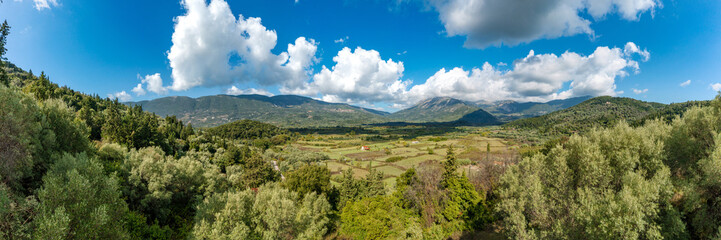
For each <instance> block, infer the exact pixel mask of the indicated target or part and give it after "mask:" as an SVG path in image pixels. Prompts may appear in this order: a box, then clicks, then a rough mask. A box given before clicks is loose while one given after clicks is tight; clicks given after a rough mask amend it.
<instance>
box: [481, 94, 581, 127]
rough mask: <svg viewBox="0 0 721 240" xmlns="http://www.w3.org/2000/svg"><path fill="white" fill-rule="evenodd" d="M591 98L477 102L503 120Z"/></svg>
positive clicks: (560, 107) (538, 112) (529, 115)
mask: <svg viewBox="0 0 721 240" xmlns="http://www.w3.org/2000/svg"><path fill="white" fill-rule="evenodd" d="M588 99H591V96H584V97H575V98H568V99H563V100H553V101H549V102H516V101H511V100H505V101H497V102H490V103H489V102H483V101H480V102H475V104H476V105H477V106H478V107H480V108H481V109H483V110H486V111H487V112H489V113H491V114H493V115H494V116H496V117H497V118H499V119H500V120H502V121H512V120H516V119H521V118H529V117H536V116H541V115H544V114H548V113H551V112H555V111H558V110H562V109H566V108H569V107H573V106H576V105H577V104H579V103H581V102H583V101H586V100H588Z"/></svg>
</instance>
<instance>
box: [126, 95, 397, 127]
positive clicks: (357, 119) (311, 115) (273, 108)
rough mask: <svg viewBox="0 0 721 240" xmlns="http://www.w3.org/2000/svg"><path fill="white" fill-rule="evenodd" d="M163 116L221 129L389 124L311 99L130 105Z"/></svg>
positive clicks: (374, 114)
mask: <svg viewBox="0 0 721 240" xmlns="http://www.w3.org/2000/svg"><path fill="white" fill-rule="evenodd" d="M127 104H128V105H131V106H132V105H139V106H142V107H143V109H146V110H147V111H150V112H153V113H156V114H158V115H160V116H169V115H175V116H177V117H178V118H179V119H180V120H182V121H183V122H186V123H189V124H193V125H196V126H201V127H212V126H218V125H221V124H224V123H229V122H232V121H236V120H243V119H250V120H256V121H261V122H266V123H270V124H275V125H278V126H282V127H321V126H326V127H328V126H346V125H362V124H371V123H379V122H384V121H387V119H386V118H385V117H384V115H387V114H388V113H385V112H381V111H376V110H372V109H365V108H360V107H355V106H351V105H348V104H336V103H327V102H323V101H318V100H314V99H311V98H308V97H301V96H293V95H281V96H274V97H267V96H262V95H238V96H230V95H216V96H206V97H199V98H189V97H178V96H174V97H164V98H158V99H154V100H150V101H141V102H130V103H127Z"/></svg>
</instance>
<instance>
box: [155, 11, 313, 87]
mask: <svg viewBox="0 0 721 240" xmlns="http://www.w3.org/2000/svg"><path fill="white" fill-rule="evenodd" d="M182 5H183V7H184V8H185V9H186V10H187V13H186V14H185V15H183V16H179V17H177V18H176V19H175V32H174V33H173V36H172V42H173V45H172V47H171V48H170V51H169V52H168V60H169V61H170V67H171V68H172V78H173V83H172V85H171V86H170V89H172V90H175V91H182V90H187V89H190V88H193V87H196V86H218V85H230V84H232V83H234V82H250V81H253V82H256V83H258V84H260V85H276V84H282V85H284V86H286V87H289V88H297V87H299V86H301V85H302V84H303V83H304V82H305V81H306V80H307V79H308V76H309V75H310V74H311V70H310V66H311V65H312V64H313V63H314V62H316V61H317V60H316V58H315V52H316V49H317V43H316V42H315V40H313V39H306V38H305V37H299V38H297V39H296V40H295V43H292V44H288V48H287V49H288V50H287V51H286V52H281V53H280V54H277V55H276V54H273V53H272V52H271V50H273V49H274V48H275V46H276V43H277V35H276V32H275V31H273V30H268V29H267V28H266V27H265V26H263V25H262V24H261V19H260V18H252V17H251V18H244V17H243V16H242V15H239V16H238V17H237V18H236V17H235V16H234V15H233V13H232V12H231V10H230V7H229V6H228V4H227V3H226V2H225V1H223V0H212V1H211V2H210V4H206V1H205V0H184V1H182Z"/></svg>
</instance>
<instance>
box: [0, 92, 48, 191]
mask: <svg viewBox="0 0 721 240" xmlns="http://www.w3.org/2000/svg"><path fill="white" fill-rule="evenodd" d="M0 116H3V117H1V118H0V145H2V146H3V147H2V148H0V159H2V161H0V178H1V179H0V180H2V182H4V183H6V184H7V185H8V186H9V187H11V188H13V189H23V186H22V184H21V181H20V180H22V179H24V178H30V177H32V169H33V166H34V163H35V161H36V160H35V158H37V157H38V156H37V155H39V154H38V152H40V151H42V140H44V139H42V137H43V135H42V133H43V128H42V125H43V122H42V120H43V115H42V113H41V112H40V108H39V107H38V106H37V104H36V103H35V102H34V101H33V99H32V98H30V97H28V96H26V95H25V94H22V93H20V92H17V91H14V90H12V89H10V88H6V87H3V86H0Z"/></svg>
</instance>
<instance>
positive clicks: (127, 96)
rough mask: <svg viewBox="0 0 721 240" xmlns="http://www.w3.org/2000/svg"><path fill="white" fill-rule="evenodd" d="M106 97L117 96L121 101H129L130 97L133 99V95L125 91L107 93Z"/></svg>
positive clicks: (113, 97)
mask: <svg viewBox="0 0 721 240" xmlns="http://www.w3.org/2000/svg"><path fill="white" fill-rule="evenodd" d="M108 98H110V99H116V98H117V99H118V101H121V102H127V101H130V100H131V99H133V97H132V96H130V94H128V93H127V92H125V91H122V92H116V93H112V94H108Z"/></svg>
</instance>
